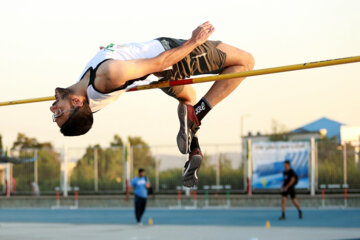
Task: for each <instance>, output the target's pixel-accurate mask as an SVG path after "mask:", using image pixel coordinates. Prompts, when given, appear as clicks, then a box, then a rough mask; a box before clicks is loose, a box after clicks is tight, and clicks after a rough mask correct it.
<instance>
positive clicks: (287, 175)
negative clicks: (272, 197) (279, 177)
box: [279, 160, 303, 220]
mask: <svg viewBox="0 0 360 240" xmlns="http://www.w3.org/2000/svg"><path fill="white" fill-rule="evenodd" d="M284 168H285V171H284V172H283V175H284V180H283V184H282V187H281V196H282V198H281V217H280V218H279V220H285V219H286V217H285V209H286V198H287V196H288V195H290V197H291V201H292V203H293V204H294V206H295V207H296V209H297V210H298V212H299V218H300V219H302V217H303V216H302V211H301V209H300V204H299V203H298V201H297V200H296V194H295V185H296V184H297V182H298V176H297V175H296V173H295V171H294V170H293V169H292V168H291V166H290V161H289V160H286V161H285V162H284Z"/></svg>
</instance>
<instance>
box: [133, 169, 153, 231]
mask: <svg viewBox="0 0 360 240" xmlns="http://www.w3.org/2000/svg"><path fill="white" fill-rule="evenodd" d="M131 186H132V187H133V188H134V195H135V217H136V221H137V223H138V224H139V225H142V223H141V217H142V215H143V214H144V212H145V208H146V201H147V196H148V189H149V188H150V187H151V184H150V181H149V178H147V177H146V176H145V170H144V169H142V168H140V169H139V175H138V176H137V177H136V178H134V179H133V180H132V181H131Z"/></svg>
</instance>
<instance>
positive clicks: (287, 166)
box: [284, 163, 290, 171]
mask: <svg viewBox="0 0 360 240" xmlns="http://www.w3.org/2000/svg"><path fill="white" fill-rule="evenodd" d="M284 168H285V170H286V171H288V170H290V164H288V163H284Z"/></svg>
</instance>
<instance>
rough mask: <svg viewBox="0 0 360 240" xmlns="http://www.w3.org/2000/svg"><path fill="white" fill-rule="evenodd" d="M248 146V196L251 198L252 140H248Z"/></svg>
mask: <svg viewBox="0 0 360 240" xmlns="http://www.w3.org/2000/svg"><path fill="white" fill-rule="evenodd" d="M247 145H248V178H249V181H248V184H249V185H248V189H249V192H248V195H249V196H251V195H252V154H251V139H248V141H247Z"/></svg>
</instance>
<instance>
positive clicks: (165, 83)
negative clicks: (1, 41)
mask: <svg viewBox="0 0 360 240" xmlns="http://www.w3.org/2000/svg"><path fill="white" fill-rule="evenodd" d="M354 62H360V56H354V57H346V58H338V59H330V60H323V61H316V62H307V63H301V64H294V65H287V66H281V67H273V68H265V69H258V70H252V71H245V72H239V73H230V74H221V75H216V76H209V77H199V78H192V79H180V80H173V81H162V82H157V83H153V84H149V85H143V86H137V87H133V88H131V89H128V90H127V92H130V91H138V90H146V89H153V88H164V87H171V86H178V85H186V84H193V83H203V82H212V81H220V80H226V79H231V78H240V77H250V76H258V75H264V74H271V73H280V72H289V71H295V70H303V69H309V68H319V67H326V66H332V65H338V64H346V63H354ZM51 100H55V97H53V96H50V97H41V98H31V99H24V100H14V101H7V102H0V106H8V105H14V104H23V103H33V102H42V101H51Z"/></svg>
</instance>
